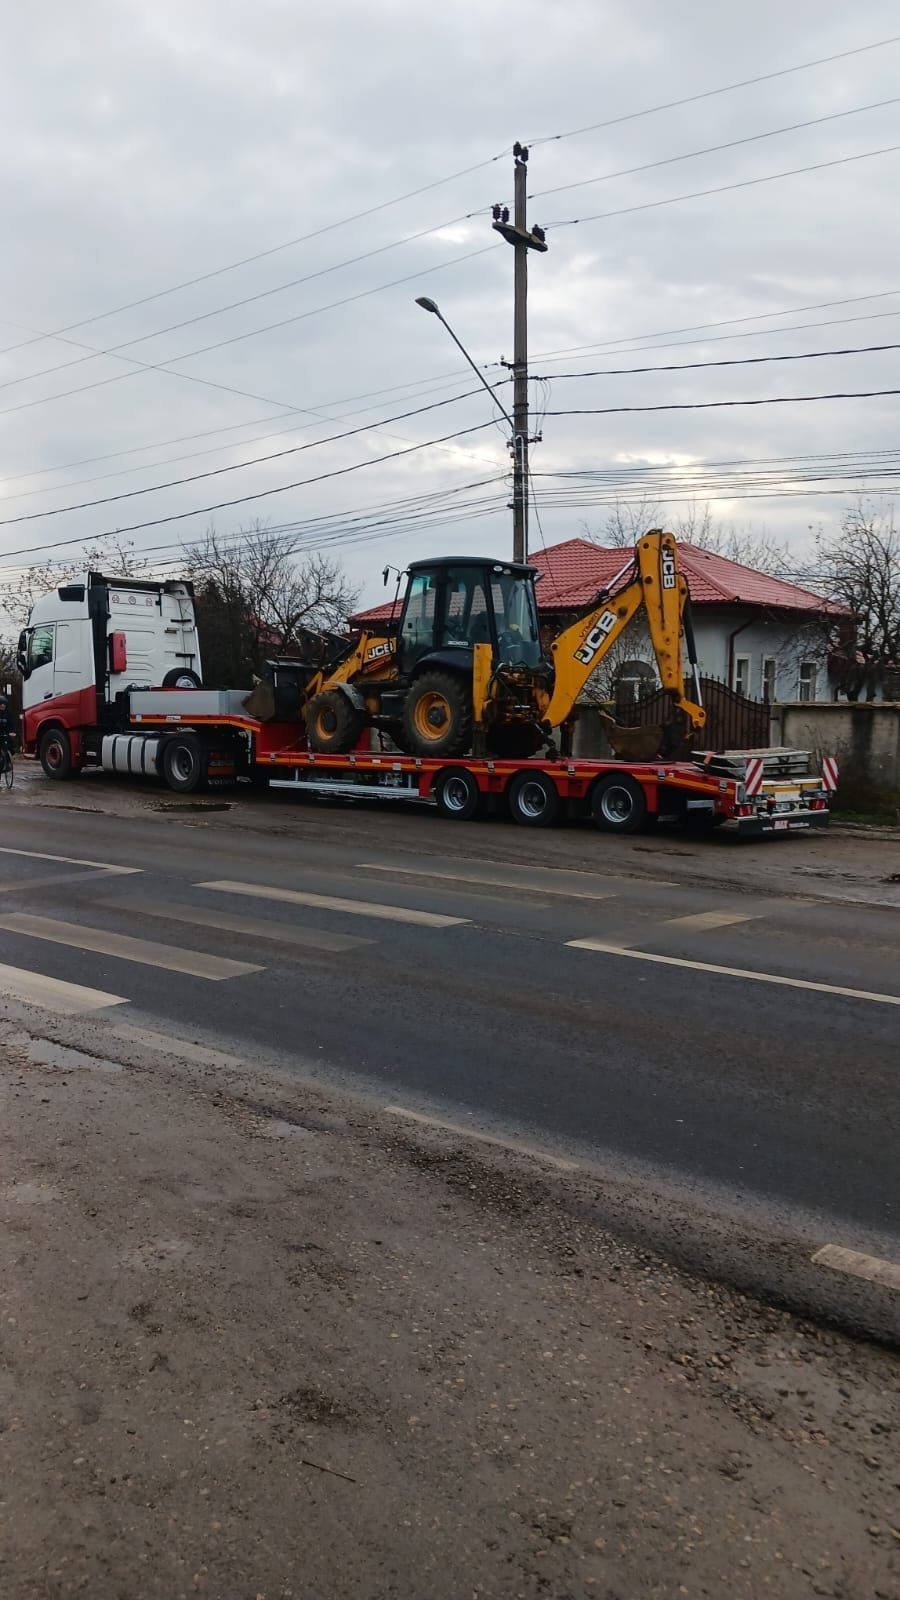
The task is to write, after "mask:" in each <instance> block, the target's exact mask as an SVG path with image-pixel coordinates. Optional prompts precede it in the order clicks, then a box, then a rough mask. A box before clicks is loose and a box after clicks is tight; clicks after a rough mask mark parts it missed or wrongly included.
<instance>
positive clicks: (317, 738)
mask: <svg viewBox="0 0 900 1600" xmlns="http://www.w3.org/2000/svg"><path fill="white" fill-rule="evenodd" d="M304 720H305V722H306V741H307V744H308V745H309V748H310V750H316V751H318V752H319V754H320V755H326V756H342V755H346V753H347V751H348V750H352V749H353V747H354V746H355V745H356V744H357V743H358V742H359V736H360V734H361V733H362V730H363V715H362V712H361V711H358V710H357V708H356V706H355V705H354V704H353V702H352V700H350V699H348V697H347V695H345V694H343V693H342V692H341V690H340V689H323V691H322V693H321V694H317V695H316V696H315V697H314V698H313V699H312V700H310V702H309V705H308V706H307V707H306V711H305V712H304Z"/></svg>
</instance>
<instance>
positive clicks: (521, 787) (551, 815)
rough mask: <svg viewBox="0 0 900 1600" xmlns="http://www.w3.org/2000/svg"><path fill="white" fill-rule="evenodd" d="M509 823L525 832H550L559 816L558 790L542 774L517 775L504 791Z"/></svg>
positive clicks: (560, 804)
mask: <svg viewBox="0 0 900 1600" xmlns="http://www.w3.org/2000/svg"><path fill="white" fill-rule="evenodd" d="M508 796H509V812H510V816H511V817H512V819H513V822H520V823H522V825H523V826H524V827H526V828H551V827H552V826H553V824H554V822H558V821H559V818H560V814H561V812H562V800H561V799H560V794H559V790H558V789H557V787H556V784H555V783H554V782H553V779H552V778H551V777H548V775H547V773H546V772H520V773H519V774H518V775H517V776H516V777H515V778H513V781H512V783H511V784H510V786H509V790H508Z"/></svg>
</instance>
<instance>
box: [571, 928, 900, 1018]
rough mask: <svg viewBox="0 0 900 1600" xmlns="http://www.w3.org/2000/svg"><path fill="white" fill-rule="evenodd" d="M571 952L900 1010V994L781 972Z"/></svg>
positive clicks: (587, 945)
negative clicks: (825, 981)
mask: <svg viewBox="0 0 900 1600" xmlns="http://www.w3.org/2000/svg"><path fill="white" fill-rule="evenodd" d="M566 944H567V946H568V948H569V949H570V950H596V951H598V952H599V953H600V954H601V955H606V956H625V957H627V958H628V959H629V960H631V961H653V962H655V963H656V964H657V965H658V966H661V967H686V968H688V970H690V971H693V972H713V973H716V974H718V975H719V976H720V977H723V978H746V979H747V980H748V981H750V982H751V983H774V984H779V985H781V986H782V987H783V988H785V989H811V990H813V992H814V993H816V994H837V995H842V996H844V997H845V998H846V999H848V1000H868V1001H871V1002H873V1003H874V1004H877V1005H883V1006H900V994H879V993H878V991H877V990H870V989H848V988H845V987H844V985H843V984H838V983H815V982H813V980H812V979H811V978H786V977H784V976H783V975H782V974H781V973H780V972H753V971H751V970H750V969H749V968H747V967H720V966H717V965H716V964H715V963H714V962H712V961H688V960H687V958H686V957H683V956H657V955H651V954H650V952H649V951H648V950H629V949H627V948H626V946H625V945H620V944H606V943H604V941H603V940H602V939H567V940H566Z"/></svg>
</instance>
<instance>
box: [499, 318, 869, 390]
mask: <svg viewBox="0 0 900 1600" xmlns="http://www.w3.org/2000/svg"><path fill="white" fill-rule="evenodd" d="M766 331H767V330H766ZM884 350H900V344H863V345H857V346H856V347H855V348H853V349H849V350H803V351H800V352H797V353H795V354H788V355H778V356H732V357H730V358H729V359H727V360H724V361H679V362H675V363H670V364H669V365H667V366H659V367H598V368H596V369H594V370H593V371H592V372H555V373H554V374H553V378H554V381H555V380H556V379H557V378H628V377H632V376H634V375H636V374H638V373H642V372H699V371H701V370H702V369H703V368H706V367H759V366H764V365H766V364H767V363H769V362H772V361H821V360H822V359H823V357H825V356H868V355H879V354H880V353H881V352H882V351H884ZM531 376H532V379H533V381H534V382H535V383H544V382H546V380H545V379H544V378H539V377H538V376H537V375H536V374H534V373H533V374H531Z"/></svg>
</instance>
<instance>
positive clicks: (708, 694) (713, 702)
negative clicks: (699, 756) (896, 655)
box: [615, 678, 770, 750]
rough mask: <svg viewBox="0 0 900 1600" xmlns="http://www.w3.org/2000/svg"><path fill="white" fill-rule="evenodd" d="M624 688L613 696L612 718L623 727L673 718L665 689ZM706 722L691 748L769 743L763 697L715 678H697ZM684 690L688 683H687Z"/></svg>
mask: <svg viewBox="0 0 900 1600" xmlns="http://www.w3.org/2000/svg"><path fill="white" fill-rule="evenodd" d="M631 687H632V686H631V685H628V691H629V692H625V693H622V694H621V695H619V696H618V697H617V699H616V707H615V718H616V721H617V722H619V723H621V724H622V725H623V726H625V727H630V728H643V727H646V726H647V725H648V724H651V723H657V722H659V723H667V722H671V721H672V720H673V715H674V712H673V703H672V697H671V695H670V694H669V692H668V690H666V689H653V690H651V691H650V693H649V694H642V695H639V696H638V697H637V698H635V697H634V695H633V694H632V693H631V692H630V690H631ZM700 688H701V693H702V698H703V705H704V709H705V711H706V726H705V727H704V728H701V729H699V730H698V731H697V732H696V733H694V734H692V735H691V737H690V740H689V744H690V747H691V749H694V750H756V749H759V748H760V747H761V746H763V745H767V744H768V743H769V716H770V707H769V706H768V705H767V704H766V702H765V701H763V700H748V699H747V698H746V697H745V696H744V695H742V694H738V693H737V692H736V691H735V690H734V689H730V688H729V686H728V684H727V683H722V682H721V681H720V679H718V678H701V679H700ZM688 693H690V687H689V686H688Z"/></svg>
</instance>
